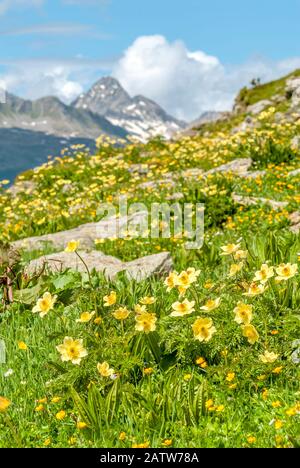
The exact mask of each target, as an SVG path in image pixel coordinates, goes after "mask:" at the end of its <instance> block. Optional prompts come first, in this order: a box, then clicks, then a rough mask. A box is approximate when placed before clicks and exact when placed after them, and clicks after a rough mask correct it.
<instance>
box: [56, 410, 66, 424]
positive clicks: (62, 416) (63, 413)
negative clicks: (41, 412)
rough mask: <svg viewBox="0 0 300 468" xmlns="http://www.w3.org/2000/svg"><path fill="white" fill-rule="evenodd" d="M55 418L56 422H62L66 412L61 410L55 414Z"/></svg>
mask: <svg viewBox="0 0 300 468" xmlns="http://www.w3.org/2000/svg"><path fill="white" fill-rule="evenodd" d="M55 417H56V419H57V420H58V421H62V420H63V419H65V417H66V412H65V411H64V410H61V411H59V412H58V413H56V415H55Z"/></svg>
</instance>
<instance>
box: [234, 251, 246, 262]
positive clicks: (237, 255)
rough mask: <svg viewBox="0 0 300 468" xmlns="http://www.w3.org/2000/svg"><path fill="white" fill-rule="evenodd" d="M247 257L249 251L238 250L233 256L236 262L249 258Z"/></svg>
mask: <svg viewBox="0 0 300 468" xmlns="http://www.w3.org/2000/svg"><path fill="white" fill-rule="evenodd" d="M247 256H248V252H247V250H237V251H236V252H235V254H234V255H233V258H234V259H235V260H244V259H245V258H247Z"/></svg>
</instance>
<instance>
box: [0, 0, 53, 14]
mask: <svg viewBox="0 0 300 468" xmlns="http://www.w3.org/2000/svg"><path fill="white" fill-rule="evenodd" d="M44 2H45V0H2V1H0V15H4V14H5V13H6V12H7V11H8V10H15V9H16V8H28V7H41V6H42V5H43V4H44Z"/></svg>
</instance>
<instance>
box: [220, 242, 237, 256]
mask: <svg viewBox="0 0 300 468" xmlns="http://www.w3.org/2000/svg"><path fill="white" fill-rule="evenodd" d="M239 249H240V244H228V245H224V246H223V247H221V250H222V253H221V255H232V254H235V253H236V252H237V251H238V250H239Z"/></svg>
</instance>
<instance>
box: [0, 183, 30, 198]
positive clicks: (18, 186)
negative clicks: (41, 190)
mask: <svg viewBox="0 0 300 468" xmlns="http://www.w3.org/2000/svg"><path fill="white" fill-rule="evenodd" d="M36 188H37V184H36V182H33V181H32V180H20V181H19V182H16V183H15V184H14V185H12V186H11V187H9V188H8V189H7V192H8V193H10V194H11V195H12V196H13V197H15V196H16V195H19V193H22V192H24V193H31V192H33V191H34V190H35V189H36Z"/></svg>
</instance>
